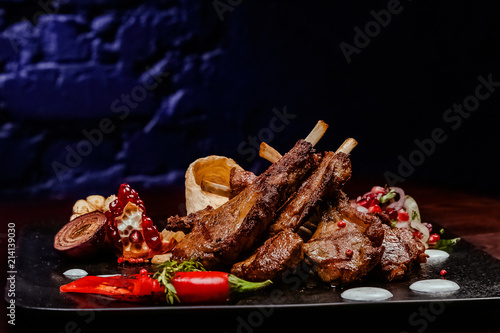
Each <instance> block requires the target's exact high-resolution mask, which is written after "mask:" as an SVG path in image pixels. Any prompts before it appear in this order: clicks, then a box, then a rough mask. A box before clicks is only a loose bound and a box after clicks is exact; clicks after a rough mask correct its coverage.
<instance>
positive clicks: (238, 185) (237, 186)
mask: <svg viewBox="0 0 500 333" xmlns="http://www.w3.org/2000/svg"><path fill="white" fill-rule="evenodd" d="M256 179H257V176H256V175H255V174H254V173H253V172H251V171H246V170H242V169H238V168H232V169H231V172H230V174H229V186H230V187H231V197H235V196H236V195H238V193H240V192H241V191H243V190H244V189H245V188H246V187H247V186H249V185H251V184H253V183H254V182H255V180H256Z"/></svg>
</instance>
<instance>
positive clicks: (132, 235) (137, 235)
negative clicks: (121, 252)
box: [128, 230, 143, 243]
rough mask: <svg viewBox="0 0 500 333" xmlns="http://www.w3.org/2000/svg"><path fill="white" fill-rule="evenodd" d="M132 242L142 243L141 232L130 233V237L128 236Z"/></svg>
mask: <svg viewBox="0 0 500 333" xmlns="http://www.w3.org/2000/svg"><path fill="white" fill-rule="evenodd" d="M128 237H129V239H130V241H131V242H132V243H142V240H143V238H142V234H141V232H140V231H139V230H134V231H132V232H131V233H130V236H128Z"/></svg>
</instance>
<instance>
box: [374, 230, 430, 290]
mask: <svg viewBox="0 0 500 333" xmlns="http://www.w3.org/2000/svg"><path fill="white" fill-rule="evenodd" d="M383 227H384V231H385V233H384V243H383V244H384V247H385V251H384V254H383V255H382V258H381V260H380V263H379V264H378V265H377V267H376V268H375V269H374V273H375V275H377V276H378V277H380V278H381V279H382V280H384V281H386V282H391V281H394V280H399V279H402V278H404V277H406V276H407V275H408V274H409V273H410V272H411V271H412V269H413V268H415V266H417V264H419V263H423V262H425V261H426V260H427V255H426V254H425V246H424V245H423V244H422V242H420V241H419V240H418V239H416V238H415V236H414V235H413V232H412V231H411V230H409V229H405V228H394V229H391V227H389V226H388V225H385V224H384V225H383Z"/></svg>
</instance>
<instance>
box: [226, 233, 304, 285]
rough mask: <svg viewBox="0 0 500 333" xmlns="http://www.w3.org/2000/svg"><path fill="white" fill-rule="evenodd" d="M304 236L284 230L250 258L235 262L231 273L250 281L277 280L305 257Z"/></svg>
mask: <svg viewBox="0 0 500 333" xmlns="http://www.w3.org/2000/svg"><path fill="white" fill-rule="evenodd" d="M303 243H304V242H303V241H302V238H300V236H299V235H297V234H296V233H294V232H292V231H290V230H284V231H281V232H279V233H278V234H276V235H275V236H273V237H271V238H269V239H268V240H266V241H265V242H264V244H263V245H261V246H260V247H259V248H258V249H257V251H255V253H254V254H253V255H251V256H250V257H249V258H247V259H245V260H244V261H241V262H239V263H236V264H234V266H233V268H232V269H231V273H232V274H234V275H236V276H238V277H240V278H242V279H245V280H249V281H254V282H260V281H265V280H268V279H269V280H277V279H279V278H280V277H281V276H282V275H283V273H285V272H286V271H289V270H293V269H294V268H295V267H297V266H298V264H299V263H300V262H301V261H302V260H303V259H304V251H303V249H302V245H303Z"/></svg>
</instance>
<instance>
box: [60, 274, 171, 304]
mask: <svg viewBox="0 0 500 333" xmlns="http://www.w3.org/2000/svg"><path fill="white" fill-rule="evenodd" d="M59 290H60V291H61V292H74V293H85V294H98V295H106V296H110V297H112V298H115V299H119V300H124V301H132V302H138V301H145V300H149V299H151V298H154V297H156V296H164V295H165V287H164V286H162V285H161V284H160V283H159V282H158V280H156V279H153V278H151V277H150V276H149V273H148V272H147V271H146V270H145V269H142V270H141V272H140V273H139V274H133V275H130V276H127V277H125V276H110V277H101V276H85V277H83V278H81V279H78V280H76V281H73V282H70V283H68V284H66V285H63V286H61V287H60V288H59Z"/></svg>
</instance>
